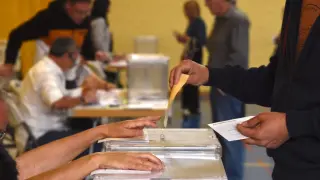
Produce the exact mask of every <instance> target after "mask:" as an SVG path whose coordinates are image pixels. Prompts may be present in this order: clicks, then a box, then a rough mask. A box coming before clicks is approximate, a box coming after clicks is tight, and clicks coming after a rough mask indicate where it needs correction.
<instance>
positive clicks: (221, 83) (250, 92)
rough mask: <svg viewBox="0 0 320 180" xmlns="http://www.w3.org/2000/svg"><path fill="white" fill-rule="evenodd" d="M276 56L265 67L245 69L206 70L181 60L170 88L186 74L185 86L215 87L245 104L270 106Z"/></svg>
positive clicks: (171, 76) (172, 75)
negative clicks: (186, 84)
mask: <svg viewBox="0 0 320 180" xmlns="http://www.w3.org/2000/svg"><path fill="white" fill-rule="evenodd" d="M277 61H278V60H277V55H274V56H273V57H272V58H271V61H270V63H269V64H268V65H267V66H261V67H259V68H250V69H249V70H246V69H244V68H242V67H239V66H227V67H225V68H221V69H219V68H212V69H208V68H207V67H205V66H202V65H200V64H197V63H195V62H193V61H190V60H185V61H183V62H182V63H181V64H180V65H178V66H177V67H175V68H174V69H173V70H172V71H171V73H170V86H171V87H173V85H174V84H177V83H178V81H179V79H180V76H181V74H189V75H190V77H189V79H188V82H187V83H188V84H192V85H203V84H205V85H208V86H215V87H217V88H219V89H221V90H223V91H224V92H226V93H228V94H231V95H232V96H235V97H237V98H238V99H240V100H241V101H243V102H245V103H254V104H259V105H262V106H270V105H271V98H272V91H273V86H274V80H275V73H276V68H277Z"/></svg>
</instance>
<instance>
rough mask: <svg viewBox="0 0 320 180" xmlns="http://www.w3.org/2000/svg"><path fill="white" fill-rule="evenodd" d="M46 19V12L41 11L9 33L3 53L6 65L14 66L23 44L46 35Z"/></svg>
mask: <svg viewBox="0 0 320 180" xmlns="http://www.w3.org/2000/svg"><path fill="white" fill-rule="evenodd" d="M48 18H49V16H48V12H47V11H46V10H44V11H41V12H39V13H37V14H36V15H35V16H34V17H32V18H31V19H30V20H28V21H26V22H25V23H23V24H21V25H20V26H18V27H17V28H15V29H13V30H12V31H11V32H10V35H9V38H8V44H7V48H6V52H5V63H6V64H15V62H16V60H17V57H18V53H19V50H20V48H21V45H22V43H23V42H25V41H28V40H35V39H37V38H40V37H42V36H46V35H47V34H48V23H49V20H48Z"/></svg>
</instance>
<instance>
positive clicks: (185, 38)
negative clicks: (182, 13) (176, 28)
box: [173, 32, 190, 44]
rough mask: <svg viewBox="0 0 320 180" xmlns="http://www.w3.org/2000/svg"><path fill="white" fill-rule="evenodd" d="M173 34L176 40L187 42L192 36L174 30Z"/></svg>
mask: <svg viewBox="0 0 320 180" xmlns="http://www.w3.org/2000/svg"><path fill="white" fill-rule="evenodd" d="M173 35H174V36H175V38H176V40H177V41H178V42H179V43H183V44H184V43H186V42H188V41H189V39H190V37H189V36H187V35H185V34H181V33H178V32H173Z"/></svg>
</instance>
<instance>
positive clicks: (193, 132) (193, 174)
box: [91, 128, 227, 180]
mask: <svg viewBox="0 0 320 180" xmlns="http://www.w3.org/2000/svg"><path fill="white" fill-rule="evenodd" d="M101 143H103V144H104V151H106V152H116V151H126V152H149V153H152V154H154V155H155V156H157V157H158V158H160V159H161V160H162V161H163V163H164V164H165V168H164V170H163V171H161V172H149V171H132V170H113V169H101V170H98V171H94V172H92V173H91V179H93V180H111V179H112V180H113V179H125V180H138V179H139V180H144V179H154V180H160V179H163V180H167V179H172V180H184V179H190V180H227V177H226V173H225V170H224V167H223V165H222V161H221V145H220V143H219V141H218V139H217V138H216V136H215V134H214V133H213V131H212V130H211V129H160V128H159V129H152V128H150V129H145V130H144V137H143V138H140V139H139V138H132V139H114V138H113V139H105V140H102V142H101Z"/></svg>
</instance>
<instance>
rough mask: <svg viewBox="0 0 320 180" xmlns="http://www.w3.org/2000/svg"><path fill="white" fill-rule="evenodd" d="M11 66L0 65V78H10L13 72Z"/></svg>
mask: <svg viewBox="0 0 320 180" xmlns="http://www.w3.org/2000/svg"><path fill="white" fill-rule="evenodd" d="M13 67H14V66H13V65H12V64H2V65H0V76H5V77H8V76H12V75H13V74H14V70H13Z"/></svg>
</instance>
